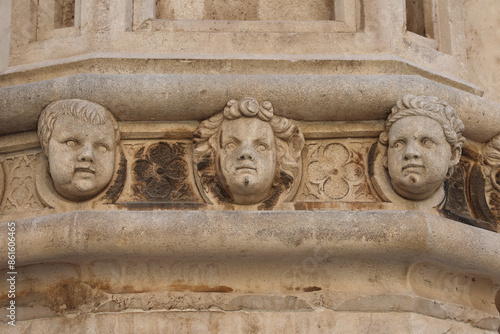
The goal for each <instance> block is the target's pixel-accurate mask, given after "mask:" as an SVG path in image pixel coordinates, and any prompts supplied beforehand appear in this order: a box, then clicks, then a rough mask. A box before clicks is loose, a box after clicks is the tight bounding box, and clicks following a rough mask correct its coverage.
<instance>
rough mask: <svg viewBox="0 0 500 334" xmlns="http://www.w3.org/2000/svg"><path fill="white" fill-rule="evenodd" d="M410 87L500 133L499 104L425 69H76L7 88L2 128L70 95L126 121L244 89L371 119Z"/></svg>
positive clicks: (21, 123)
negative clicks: (209, 71) (340, 71)
mask: <svg viewBox="0 0 500 334" xmlns="http://www.w3.org/2000/svg"><path fill="white" fill-rule="evenodd" d="M405 94H415V95H435V96H438V97H439V98H440V99H442V100H445V101H447V102H448V103H449V104H450V105H451V106H453V107H454V108H455V109H456V110H457V112H458V114H459V116H460V118H461V119H462V120H463V122H464V123H465V126H466V132H465V135H466V137H467V138H470V139H473V140H475V141H478V142H484V141H487V140H488V139H490V138H491V137H493V136H494V135H496V134H497V133H498V132H499V130H498V127H497V126H496V125H497V124H499V123H500V116H499V115H500V104H498V103H495V102H492V101H489V100H486V99H483V98H481V97H479V96H476V95H473V94H470V93H466V92H464V91H461V90H458V89H456V88H452V87H449V86H447V85H444V84H440V83H437V82H435V81H432V80H429V79H426V78H423V77H421V76H418V75H164V74H159V75H152V74H151V75H150V74H136V75H133V74H76V75H71V76H67V77H61V78H56V79H51V80H45V81H39V82H34V83H28V84H23V85H18V86H11V87H4V88H0V101H3V103H2V106H1V114H0V124H2V126H1V127H0V135H6V134H12V133H16V132H24V131H33V130H35V129H36V124H37V120H38V116H39V114H40V112H41V110H42V109H43V108H44V107H45V106H47V105H48V104H49V103H50V102H52V101H54V100H58V99H67V98H80V99H88V100H91V101H94V102H97V103H100V104H102V105H103V106H105V107H106V108H108V109H109V110H110V111H111V112H112V113H113V114H114V115H115V116H116V117H117V118H118V120H120V121H187V120H198V121H199V120H203V119H205V118H207V117H209V116H211V115H213V114H214V113H215V112H217V111H220V110H222V109H223V108H224V105H225V103H226V102H227V101H228V100H229V99H234V98H241V97H245V96H253V97H255V98H257V99H259V100H270V101H271V102H272V103H273V106H274V108H275V111H276V114H279V115H283V116H285V117H288V118H292V119H295V120H299V121H364V120H382V119H385V118H386V117H387V114H388V112H389V111H390V108H391V107H392V106H393V105H394V104H395V102H396V101H397V100H398V99H399V98H401V96H403V95H405Z"/></svg>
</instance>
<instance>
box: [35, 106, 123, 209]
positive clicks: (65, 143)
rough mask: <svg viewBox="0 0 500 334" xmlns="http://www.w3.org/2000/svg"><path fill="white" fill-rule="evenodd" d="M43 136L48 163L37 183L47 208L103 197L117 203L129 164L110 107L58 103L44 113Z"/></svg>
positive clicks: (41, 120) (40, 129)
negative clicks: (124, 156) (121, 146)
mask: <svg viewBox="0 0 500 334" xmlns="http://www.w3.org/2000/svg"><path fill="white" fill-rule="evenodd" d="M38 136H39V139H40V145H41V147H42V149H43V152H44V153H45V157H46V159H43V161H42V162H41V163H40V165H39V168H38V171H37V177H36V185H37V191H38V193H39V196H40V198H41V199H42V201H44V202H45V204H46V205H48V206H49V207H54V206H56V205H58V203H59V202H60V203H61V205H64V204H65V205H71V203H78V206H79V207H81V206H82V205H83V206H87V205H89V204H90V203H93V202H96V201H97V200H98V199H104V198H107V199H110V200H111V201H115V200H116V198H117V197H118V196H119V193H120V191H121V188H122V186H123V182H124V179H125V173H126V163H125V162H124V161H122V160H124V158H120V157H121V154H120V152H119V150H117V147H118V143H119V140H120V132H119V130H118V123H117V122H116V120H115V118H114V116H113V115H112V114H111V113H110V112H109V111H108V110H107V109H105V108H104V107H103V106H101V105H99V104H96V103H93V102H90V101H86V100H79V99H70V100H59V101H55V102H53V103H51V104H49V105H48V106H47V107H46V108H45V109H44V110H43V111H42V114H41V115H40V118H39V121H38ZM118 169H119V170H120V171H119V173H116V171H117V170H118ZM113 179H114V181H115V182H113V186H111V184H112V182H111V181H112V180H113Z"/></svg>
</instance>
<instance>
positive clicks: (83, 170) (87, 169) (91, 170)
mask: <svg viewBox="0 0 500 334" xmlns="http://www.w3.org/2000/svg"><path fill="white" fill-rule="evenodd" d="M76 172H81V173H92V174H95V169H94V168H92V167H76V168H75V173H76Z"/></svg>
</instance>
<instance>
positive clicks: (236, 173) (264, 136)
mask: <svg viewBox="0 0 500 334" xmlns="http://www.w3.org/2000/svg"><path fill="white" fill-rule="evenodd" d="M221 131H222V133H221V140H220V144H221V147H220V150H219V154H218V157H219V158H218V162H219V163H218V170H217V174H218V175H219V177H220V179H221V181H222V183H223V185H224V186H225V187H226V188H227V189H228V190H229V192H230V193H231V195H232V196H233V198H234V202H235V203H237V204H255V203H258V202H261V201H263V200H264V199H266V198H267V197H268V196H269V195H270V190H271V188H272V185H273V180H274V175H275V171H276V148H275V144H274V133H273V130H272V128H271V125H269V123H268V122H264V121H261V120H260V119H258V118H255V117H251V118H245V117H241V118H238V119H235V120H225V121H224V122H223V123H222V128H221Z"/></svg>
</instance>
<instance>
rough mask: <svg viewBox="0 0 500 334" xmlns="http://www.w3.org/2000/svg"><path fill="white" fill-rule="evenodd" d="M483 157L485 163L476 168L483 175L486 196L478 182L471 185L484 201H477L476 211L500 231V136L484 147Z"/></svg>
mask: <svg viewBox="0 0 500 334" xmlns="http://www.w3.org/2000/svg"><path fill="white" fill-rule="evenodd" d="M482 157H483V161H482V162H483V163H482V164H481V166H480V168H479V166H478V167H477V168H476V170H478V171H477V173H476V174H482V175H481V176H482V178H481V179H484V182H483V183H484V196H482V191H481V190H482V189H479V187H478V186H477V184H476V183H477V182H476V183H473V182H471V183H470V188H471V189H470V190H471V192H474V193H480V195H481V196H477V197H480V198H481V200H482V201H479V200H476V201H475V203H474V204H475V205H474V210H475V211H476V212H479V213H480V214H482V216H484V217H483V219H484V220H487V221H490V222H491V223H494V225H495V227H496V230H500V135H497V136H495V137H493V138H492V139H491V140H490V141H489V142H488V143H487V144H486V145H485V146H484V147H483V150H482ZM479 170H481V172H482V173H481V172H479ZM475 188H478V189H475ZM483 201H484V202H486V203H482V202H483Z"/></svg>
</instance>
